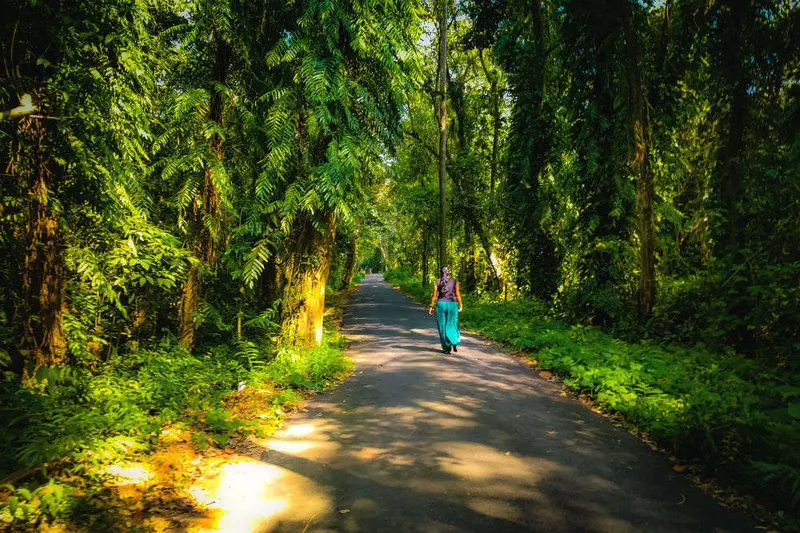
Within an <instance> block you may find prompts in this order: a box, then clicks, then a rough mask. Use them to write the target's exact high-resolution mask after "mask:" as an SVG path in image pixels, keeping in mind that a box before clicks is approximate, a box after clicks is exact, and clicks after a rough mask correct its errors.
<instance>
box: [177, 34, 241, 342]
mask: <svg viewBox="0 0 800 533" xmlns="http://www.w3.org/2000/svg"><path fill="white" fill-rule="evenodd" d="M215 41H216V48H217V50H216V58H215V60H214V87H215V88H214V91H213V93H212V95H211V98H210V101H209V119H210V120H211V121H212V122H216V123H217V124H218V125H219V127H220V128H221V127H222V112H223V102H222V92H221V91H220V90H218V89H217V88H216V87H217V85H224V84H225V81H226V78H227V73H228V64H229V63H230V47H229V46H228V44H227V43H226V42H225V41H223V40H222V39H221V38H219V36H215ZM208 144H209V151H210V152H211V155H212V157H215V158H216V159H217V161H218V162H219V163H220V164H221V162H222V138H221V137H220V136H219V135H218V134H217V133H213V134H212V135H211V137H210V138H209V140H208ZM214 172H215V169H214V167H213V165H210V164H208V163H206V164H205V166H204V169H203V185H202V190H201V191H200V196H201V199H200V208H199V209H198V208H197V206H195V208H194V213H193V221H192V224H191V227H190V232H191V233H190V239H191V240H192V242H191V245H190V248H191V250H192V254H193V255H194V257H195V259H196V260H197V261H202V262H203V263H204V264H206V265H207V266H209V267H214V266H215V265H216V262H217V247H218V245H219V241H220V235H219V234H220V228H219V227H220V225H221V223H222V198H221V191H220V190H219V187H218V186H217V184H216V183H215V181H214ZM199 270H200V268H199V265H198V264H197V263H196V262H193V263H192V264H191V265H190V266H189V275H188V277H187V279H186V282H185V283H184V285H183V289H182V291H181V300H180V302H179V304H178V322H179V326H178V327H179V332H178V339H179V341H180V343H181V344H182V345H184V346H188V347H191V346H193V345H194V336H195V321H194V316H195V314H196V313H197V310H198V308H199V305H200V297H201V291H202V285H201V283H200V275H199V274H200V272H199Z"/></svg>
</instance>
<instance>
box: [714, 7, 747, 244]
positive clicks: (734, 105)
mask: <svg viewBox="0 0 800 533" xmlns="http://www.w3.org/2000/svg"><path fill="white" fill-rule="evenodd" d="M729 5H730V20H728V21H727V22H728V24H726V27H727V32H726V34H727V35H726V39H725V41H726V42H725V43H724V47H723V68H724V72H725V74H726V78H727V80H726V81H727V82H728V83H729V84H730V95H729V97H730V105H731V107H730V112H729V115H728V138H727V140H726V142H725V145H724V146H723V147H722V149H721V150H720V171H719V180H718V183H717V187H718V190H719V194H720V196H721V200H722V202H721V203H722V207H723V208H724V210H725V215H726V216H727V219H728V229H727V235H726V237H727V239H726V241H727V248H728V251H729V252H732V253H735V252H736V251H737V250H739V248H741V246H740V244H741V227H740V216H739V207H738V203H739V200H740V198H741V194H742V165H741V157H742V149H743V148H744V130H745V121H746V119H747V79H746V75H747V71H746V70H745V64H744V61H745V60H744V54H745V52H744V51H743V49H742V45H743V43H742V40H743V38H744V36H743V33H744V30H745V27H744V18H745V15H746V13H745V10H746V7H747V0H731V1H730V2H729Z"/></svg>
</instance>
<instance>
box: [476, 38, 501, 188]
mask: <svg viewBox="0 0 800 533" xmlns="http://www.w3.org/2000/svg"><path fill="white" fill-rule="evenodd" d="M483 51H484V49H483V48H481V49H480V50H479V51H478V57H479V58H480V60H481V67H482V68H483V74H484V76H486V81H488V82H489V92H490V94H491V99H492V154H491V156H490V157H491V160H490V161H489V192H494V187H495V183H496V182H497V154H498V151H499V145H500V95H499V94H497V76H492V75H491V74H490V73H489V68H488V67H487V66H486V59H485V58H484V57H483Z"/></svg>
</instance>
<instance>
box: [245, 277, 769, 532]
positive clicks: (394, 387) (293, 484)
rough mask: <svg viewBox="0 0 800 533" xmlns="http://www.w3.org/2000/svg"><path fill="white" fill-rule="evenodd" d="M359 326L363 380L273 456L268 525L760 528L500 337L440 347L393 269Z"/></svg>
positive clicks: (331, 400)
mask: <svg viewBox="0 0 800 533" xmlns="http://www.w3.org/2000/svg"><path fill="white" fill-rule="evenodd" d="M345 333H346V335H347V337H348V339H349V341H350V348H349V355H350V356H351V357H352V358H353V359H354V360H355V362H356V370H355V373H354V375H353V376H352V377H351V378H350V379H349V380H347V381H346V382H345V383H344V384H342V385H341V386H340V387H339V388H337V389H336V390H334V391H331V392H328V393H324V394H320V395H318V396H317V397H316V398H315V399H314V400H313V401H312V402H310V403H309V404H308V406H307V408H308V410H307V411H305V412H303V413H299V414H297V415H295V416H293V417H291V419H290V420H289V421H288V424H287V426H286V427H285V428H284V429H283V430H282V431H281V432H280V433H279V434H278V435H277V436H276V437H275V438H273V439H272V440H271V441H270V442H269V445H268V448H269V450H268V451H266V452H264V453H263V454H261V456H260V457H259V460H260V462H261V463H262V464H264V465H266V466H267V467H269V468H271V469H274V471H275V474H274V477H275V481H274V483H273V484H272V487H271V488H270V489H269V492H270V501H271V502H273V504H274V508H275V512H274V513H272V514H271V515H270V517H269V518H268V519H265V520H263V521H261V522H260V524H259V526H258V527H257V528H255V529H256V530H258V531H280V532H282V531H286V532H289V531H291V532H314V531H316V532H320V531H342V532H350V531H361V532H405V531H415V532H455V531H480V532H483V531H486V532H522V531H534V532H555V533H561V532H563V533H567V532H570V533H578V532H587V533H589V532H592V533H601V532H602V533H606V532H607V533H626V532H634V531H635V532H649V533H658V532H664V533H666V532H670V533H672V532H687V533H701V532H720V533H722V532H742V531H755V524H754V523H753V522H752V521H751V520H749V519H747V518H745V517H743V516H741V515H739V514H738V513H736V512H734V511H731V510H728V509H725V508H723V507H722V506H721V505H719V504H718V503H717V502H715V501H714V500H713V499H712V498H710V497H709V496H707V495H705V494H704V493H703V492H702V491H700V490H699V489H697V488H695V487H693V486H692V485H691V484H690V483H689V482H688V480H686V479H685V478H684V477H683V475H681V474H678V473H675V472H674V471H673V470H672V468H671V466H670V464H669V463H668V461H667V460H666V459H665V458H663V457H661V456H660V455H658V454H656V453H655V452H653V451H652V450H650V449H649V448H648V447H647V446H646V445H644V444H643V443H641V442H640V441H638V440H637V439H636V438H634V437H633V436H632V435H630V434H629V433H628V432H626V431H625V430H624V429H621V428H619V427H616V426H614V425H613V424H612V423H611V422H610V421H609V420H608V419H606V418H604V417H602V416H600V415H599V414H597V413H594V412H592V411H591V410H590V409H588V408H587V407H585V406H584V405H582V404H581V403H579V402H578V401H577V400H575V399H574V398H571V397H568V396H563V395H562V393H561V389H560V386H559V385H557V384H555V383H550V382H548V381H545V380H543V379H541V378H540V377H539V376H538V375H537V374H535V373H534V372H533V371H531V369H530V368H529V367H528V366H527V365H525V364H524V363H523V362H521V361H519V360H518V359H516V358H514V357H512V356H509V355H507V354H504V353H503V352H502V350H500V349H499V348H497V347H496V346H495V345H493V344H490V343H488V342H486V341H484V340H482V339H481V338H480V337H478V336H476V335H470V334H466V335H463V337H462V345H461V346H460V347H459V351H458V353H457V354H451V355H444V354H442V353H440V347H439V342H438V337H437V335H436V328H435V319H434V318H432V317H429V316H428V314H427V312H426V310H425V309H424V308H422V307H421V306H419V305H417V304H416V303H414V302H413V301H411V300H410V299H409V298H408V297H406V296H405V295H403V294H402V293H400V292H399V291H397V290H395V289H393V288H392V287H390V286H389V285H387V284H386V283H385V282H384V281H383V280H382V278H381V277H380V276H379V275H376V274H375V275H371V276H368V277H367V278H366V279H365V280H364V282H363V283H362V284H361V286H360V287H359V289H358V291H357V292H356V293H355V294H354V295H353V297H352V299H351V301H350V304H349V306H348V308H347V310H346V313H345Z"/></svg>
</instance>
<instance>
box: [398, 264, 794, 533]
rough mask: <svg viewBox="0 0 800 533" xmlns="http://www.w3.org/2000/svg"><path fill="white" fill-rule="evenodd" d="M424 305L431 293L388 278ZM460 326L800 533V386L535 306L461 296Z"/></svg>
mask: <svg viewBox="0 0 800 533" xmlns="http://www.w3.org/2000/svg"><path fill="white" fill-rule="evenodd" d="M385 278H386V280H387V281H388V282H390V283H393V284H395V285H397V286H399V287H400V288H401V289H402V290H403V291H405V292H407V293H409V294H410V295H412V296H413V297H414V298H415V299H417V300H418V301H420V302H422V303H427V302H429V301H430V297H431V296H430V295H431V289H430V287H427V288H425V287H422V284H421V280H420V279H419V278H416V277H412V276H409V275H408V273H407V272H404V271H402V270H397V271H390V272H387V273H386V274H385ZM460 322H461V324H462V325H463V327H465V328H467V329H469V330H471V331H475V332H477V333H480V334H483V335H485V336H486V337H489V338H491V339H494V340H497V341H500V342H502V343H504V344H505V345H507V346H509V347H511V348H513V349H515V350H520V351H523V352H525V353H526V354H527V356H528V357H529V358H531V359H535V360H536V362H537V364H538V366H539V367H540V368H542V369H546V370H550V371H552V372H554V373H555V374H557V375H558V376H559V377H560V378H561V379H562V380H563V382H564V383H565V384H567V385H568V386H569V387H571V388H572V389H573V390H575V391H578V392H581V393H584V394H587V395H589V396H590V397H591V398H592V399H593V401H594V402H595V404H596V405H598V406H599V407H600V408H602V409H603V410H605V411H607V412H611V413H618V414H619V415H621V416H622V417H623V419H624V420H625V421H626V422H627V423H628V424H629V425H630V426H631V427H632V429H635V430H636V431H638V432H639V433H641V434H642V435H643V436H646V437H647V438H649V439H652V440H654V441H655V442H657V443H658V445H659V446H660V447H661V448H663V449H665V450H667V451H668V452H669V453H671V454H674V455H676V456H677V457H679V458H681V459H682V460H683V461H686V462H690V463H692V464H693V465H694V468H695V469H696V470H698V471H700V472H701V473H702V474H704V475H709V474H710V475H713V476H715V477H716V478H717V479H718V480H720V482H721V483H722V484H724V485H726V486H728V487H730V488H734V489H735V490H736V492H737V493H739V494H743V495H745V499H746V500H748V501H750V502H755V503H756V504H757V505H759V506H763V508H767V509H770V511H771V518H772V519H774V520H777V521H778V522H780V523H782V524H783V526H784V527H785V528H786V530H787V531H800V522H799V521H798V511H799V510H800V452H798V450H800V379H798V377H797V376H793V375H780V374H778V373H776V372H774V371H772V370H771V369H768V368H766V367H764V366H763V365H761V364H759V363H757V362H755V361H753V360H751V359H748V358H745V357H743V356H741V355H740V354H737V353H735V352H734V351H732V350H727V351H720V352H716V351H715V352H712V351H710V350H708V349H707V348H705V347H704V346H703V345H701V344H698V345H696V346H694V347H690V348H687V347H680V346H675V345H661V344H657V343H654V342H641V343H632V342H624V341H621V340H618V339H615V338H614V337H612V336H611V335H609V334H607V333H605V332H603V331H602V330H600V329H598V328H594V327H587V326H582V325H570V324H567V323H565V322H563V321H559V320H555V319H553V317H552V315H551V314H550V307H549V305H547V304H546V303H545V302H542V301H539V300H534V299H518V300H512V301H507V302H503V301H497V300H493V299H492V298H489V297H486V296H484V297H482V298H481V299H479V298H477V297H474V296H472V295H464V311H463V313H461V315H460Z"/></svg>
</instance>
